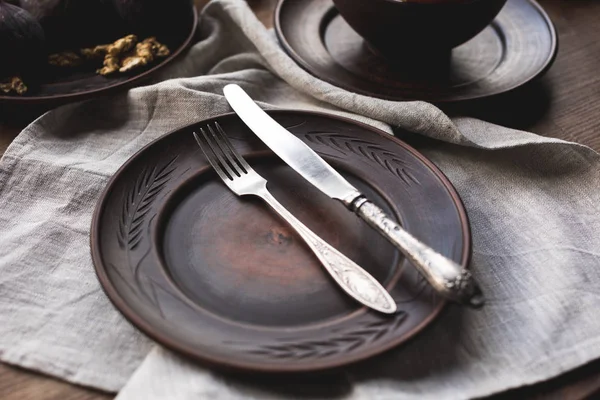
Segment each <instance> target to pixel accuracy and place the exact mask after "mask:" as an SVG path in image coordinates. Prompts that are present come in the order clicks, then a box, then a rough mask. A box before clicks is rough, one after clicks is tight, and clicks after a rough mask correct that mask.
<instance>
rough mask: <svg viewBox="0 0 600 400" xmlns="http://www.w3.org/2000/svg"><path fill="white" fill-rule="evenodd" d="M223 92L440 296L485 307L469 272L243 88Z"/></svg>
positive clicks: (287, 158)
mask: <svg viewBox="0 0 600 400" xmlns="http://www.w3.org/2000/svg"><path fill="white" fill-rule="evenodd" d="M223 92H224V94H225V98H226V99H227V101H228V102H229V105H230V106H231V108H232V109H233V110H234V111H235V113H236V114H237V115H238V116H239V117H240V119H241V120H242V121H243V122H244V123H245V124H246V125H247V126H248V128H250V130H251V131H252V132H254V134H256V136H258V137H259V139H261V140H262V141H263V142H264V143H265V144H266V145H267V146H268V147H269V148H270V149H271V150H272V151H273V152H274V153H275V154H277V155H278V156H279V157H280V158H281V159H282V160H283V161H284V162H285V163H286V164H287V165H289V166H290V167H291V168H292V169H294V170H295V171H296V172H297V173H298V174H300V176H302V177H303V178H304V179H306V180H307V181H308V182H310V183H311V184H312V185H314V186H315V187H316V188H318V189H319V190H321V191H322V192H323V193H325V194H326V195H327V196H329V197H331V198H333V199H336V200H339V201H341V202H342V203H343V204H344V205H345V206H346V207H347V208H349V209H350V210H351V211H353V212H354V213H356V214H357V215H358V216H359V217H360V218H361V219H363V220H364V221H365V222H366V223H367V224H369V225H370V226H371V227H372V228H374V229H375V230H377V231H378V232H379V233H380V234H381V235H383V236H384V237H385V238H386V239H387V240H389V241H390V242H391V243H392V244H393V245H394V246H396V247H397V248H398V249H399V250H400V251H401V252H402V254H404V255H405V256H406V257H407V259H408V260H409V261H410V262H411V263H412V265H414V266H415V267H416V268H417V270H418V271H419V272H420V273H421V275H423V277H425V279H427V281H428V282H429V283H430V284H431V286H432V287H433V288H434V289H435V290H436V291H437V292H438V293H439V294H441V295H442V296H444V297H446V298H448V299H450V300H453V301H455V302H458V303H460V304H465V305H469V306H472V307H475V308H479V307H481V306H482V305H483V303H484V299H483V294H482V292H481V289H480V288H479V285H478V284H477V282H476V281H475V279H474V277H473V276H472V274H471V273H470V272H469V271H468V270H466V269H465V268H463V267H462V266H460V265H459V264H457V263H455V262H454V261H452V260H450V259H448V258H446V257H444V256H443V255H441V254H439V253H438V252H436V251H435V250H434V249H432V248H430V247H429V246H427V245H426V244H424V243H422V242H420V241H419V240H417V239H416V238H415V237H413V236H412V235H411V234H410V233H408V232H406V231H405V230H404V229H403V228H402V227H401V226H400V225H399V224H398V223H396V221H395V220H394V219H392V218H390V217H388V216H387V215H386V214H385V212H384V211H383V210H382V209H381V208H379V207H378V206H376V205H375V204H374V203H373V202H371V201H370V200H369V199H367V198H366V197H365V196H364V195H363V194H362V193H361V192H360V191H359V190H358V189H357V188H356V187H354V186H353V185H352V184H350V182H348V181H347V180H346V179H345V178H344V177H343V176H342V175H340V174H339V173H338V172H337V171H336V170H335V169H333V168H332V167H331V166H330V165H329V164H327V162H326V161H325V160H323V159H322V158H321V157H320V156H319V155H318V154H317V153H316V152H315V151H314V150H312V149H311V148H310V147H308V145H306V144H305V143H304V142H303V141H302V140H301V139H299V138H298V137H297V136H295V135H294V134H292V133H291V132H289V131H288V130H287V129H285V128H284V127H283V126H281V125H280V124H279V123H278V122H277V121H275V120H274V119H273V118H271V117H270V116H269V115H268V114H267V113H266V112H265V111H264V110H262V109H261V108H260V107H259V106H258V104H256V103H255V102H254V100H252V98H251V97H250V96H249V95H248V94H247V93H246V92H245V91H244V90H243V89H242V88H241V87H240V86H238V85H233V84H231V85H227V86H225V88H224V89H223Z"/></svg>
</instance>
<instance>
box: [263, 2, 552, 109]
mask: <svg viewBox="0 0 600 400" xmlns="http://www.w3.org/2000/svg"><path fill="white" fill-rule="evenodd" d="M290 1H291V0H278V2H277V6H276V8H275V12H274V13H273V27H274V30H275V34H276V36H277V40H278V41H279V43H280V44H281V47H282V48H283V50H284V51H285V52H286V53H287V55H288V56H289V57H290V58H291V59H292V60H293V61H294V62H295V63H296V64H297V65H299V66H300V67H301V68H302V69H304V70H305V71H307V72H308V73H309V74H311V75H312V76H313V77H315V78H317V79H320V80H323V81H325V82H327V83H329V84H330V85H333V86H335V87H338V88H340V89H343V90H348V91H351V92H354V93H358V94H361V95H363V96H370V97H375V98H380V99H383V100H391V101H414V100H423V101H427V102H431V103H436V104H450V103H460V102H467V101H473V100H477V99H485V98H490V97H495V96H499V95H503V94H507V93H510V92H513V91H514V90H516V89H518V88H520V87H521V86H524V85H526V84H528V83H530V82H532V81H535V80H536V79H539V78H540V77H542V76H543V75H544V74H546V72H548V70H549V69H550V67H552V64H554V61H555V60H556V57H557V55H558V49H559V38H558V33H557V30H556V26H555V25H554V23H553V22H552V19H551V18H550V16H549V15H548V13H547V12H546V10H544V8H543V7H542V6H541V5H540V4H539V3H538V2H537V1H536V0H521V1H524V2H528V3H530V4H531V5H532V6H533V7H534V8H535V9H536V11H537V12H538V13H539V14H540V15H541V16H542V18H543V19H544V21H545V22H546V25H547V26H548V30H549V33H550V37H551V39H552V40H551V51H550V54H549V56H548V58H547V59H546V61H545V62H544V64H543V65H541V66H540V68H539V70H538V71H537V72H536V73H535V74H532V75H531V76H530V77H529V78H527V79H525V80H523V81H522V82H521V83H515V84H514V85H512V86H509V87H507V88H505V89H503V90H500V91H496V92H493V93H490V94H480V95H475V96H468V95H462V96H457V97H455V98H442V99H428V98H417V97H400V96H388V95H375V94H374V93H367V92H366V91H363V90H360V89H357V88H352V87H350V86H349V85H345V86H340V85H338V84H336V83H335V82H333V80H331V79H329V78H327V77H323V76H320V75H319V74H317V73H316V72H315V69H314V68H313V67H312V66H311V65H310V64H309V63H308V62H306V61H305V60H304V58H302V57H300V55H299V54H298V53H297V52H296V51H295V50H294V48H293V47H292V46H291V45H290V43H289V42H288V40H287V39H286V36H285V35H284V33H283V27H282V25H281V13H282V9H283V7H284V5H285V4H286V3H288V2H290ZM509 1H510V0H509ZM332 7H333V8H335V6H334V5H333V4H332ZM336 11H337V10H336ZM329 12H331V9H330V10H329ZM338 13H339V12H338ZM330 19H331V18H330ZM336 64H337V63H336ZM342 68H343V67H342Z"/></svg>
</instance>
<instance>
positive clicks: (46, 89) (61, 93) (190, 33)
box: [0, 6, 198, 106]
mask: <svg viewBox="0 0 600 400" xmlns="http://www.w3.org/2000/svg"><path fill="white" fill-rule="evenodd" d="M192 7H193V6H192ZM197 25H198V13H197V11H196V9H195V8H194V9H193V11H192V12H190V13H189V14H188V15H187V16H186V17H185V20H183V19H182V21H181V25H180V26H179V28H178V29H176V30H172V31H170V32H169V34H168V35H165V36H164V37H161V36H159V37H158V40H159V41H161V42H162V43H164V44H166V45H167V46H168V47H169V49H171V54H170V55H169V56H168V57H167V58H164V59H162V60H161V61H160V62H156V63H152V64H151V65H150V66H149V67H147V68H144V69H139V70H135V71H132V73H131V74H121V75H116V76H109V77H105V76H101V75H98V74H97V73H96V69H97V67H95V66H85V67H81V68H73V69H68V68H52V67H49V71H48V72H47V73H46V74H45V76H44V77H42V78H41V82H40V83H39V84H35V85H31V84H29V83H28V82H27V81H26V82H25V84H27V85H28V86H29V90H28V91H27V93H25V94H24V95H20V96H19V95H10V96H8V95H0V104H3V105H8V106H12V105H50V106H57V105H60V104H64V103H68V102H72V101H81V100H85V99H89V98H92V97H96V96H100V95H106V94H108V93H111V92H113V91H116V90H122V89H126V88H130V87H133V86H135V85H137V84H139V83H140V82H142V81H143V80H144V79H148V78H150V77H151V76H152V75H154V74H155V73H156V72H158V71H160V70H161V69H162V68H164V67H165V66H166V65H168V64H169V63H170V62H171V61H173V60H174V59H175V58H176V57H177V56H178V55H179V54H180V53H181V52H183V51H184V50H185V49H186V48H187V47H188V45H189V44H190V43H191V42H192V39H193V38H194V34H195V32H196V27H197Z"/></svg>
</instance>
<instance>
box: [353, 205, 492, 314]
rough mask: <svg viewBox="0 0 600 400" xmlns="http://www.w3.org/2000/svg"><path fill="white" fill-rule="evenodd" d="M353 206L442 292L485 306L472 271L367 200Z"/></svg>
mask: <svg viewBox="0 0 600 400" xmlns="http://www.w3.org/2000/svg"><path fill="white" fill-rule="evenodd" d="M351 207H352V209H353V210H354V212H356V214H358V216H360V217H361V218H362V219H363V220H365V221H366V222H367V223H368V224H369V225H370V226H371V227H372V228H374V229H376V230H377V231H379V232H380V233H381V234H382V235H383V236H384V237H385V238H386V239H388V240H389V241H390V242H391V243H392V244H393V245H394V246H396V247H397V248H398V249H399V250H400V251H401V252H402V254H404V256H406V258H408V260H409V261H410V262H411V263H412V264H413V265H414V266H415V267H416V268H417V270H418V271H419V272H420V273H421V275H423V277H425V279H427V281H428V282H429V283H430V284H431V286H433V288H434V289H435V290H436V291H437V292H438V293H440V294H441V295H443V296H444V297H447V298H449V299H451V300H454V301H456V302H458V303H461V304H466V305H470V306H472V307H474V308H479V307H481V306H483V303H484V298H483V294H482V292H481V289H480V288H479V286H478V284H477V282H475V279H474V278H473V276H472V275H471V273H470V272H469V271H468V270H466V269H465V268H463V267H462V266H460V265H458V264H457V263H455V262H454V261H452V260H450V259H448V258H446V257H444V256H443V255H441V254H439V253H438V252H436V251H435V250H433V249H432V248H431V247H429V246H427V245H426V244H424V243H422V242H420V241H419V240H417V239H416V238H415V237H414V236H412V235H411V234H410V233H408V232H406V231H405V230H404V229H402V227H401V226H400V225H398V224H397V223H396V222H394V221H393V220H392V219H391V218H389V217H388V216H387V215H386V214H385V212H384V211H383V210H382V209H381V208H379V207H377V206H376V205H375V204H373V203H372V202H371V201H369V200H367V199H366V198H364V197H359V198H358V199H357V200H355V201H353V202H352V206H351Z"/></svg>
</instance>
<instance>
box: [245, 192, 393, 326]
mask: <svg viewBox="0 0 600 400" xmlns="http://www.w3.org/2000/svg"><path fill="white" fill-rule="evenodd" d="M254 194H255V195H256V196H258V197H260V198H262V199H263V200H264V201H265V202H266V203H267V204H269V206H271V208H272V209H273V210H275V212H277V214H279V215H280V216H281V218H283V219H284V220H285V221H286V222H287V223H288V224H289V225H290V226H291V227H292V228H294V230H295V231H296V232H298V234H299V235H300V236H301V237H302V239H304V241H305V242H306V244H307V245H308V247H309V248H310V249H311V250H312V251H313V253H314V254H315V255H316V256H317V258H318V259H319V261H321V263H322V264H323V266H324V267H325V269H326V270H327V272H329V274H330V275H331V277H332V278H333V279H334V280H335V281H336V282H337V283H338V285H339V286H340V287H341V288H342V289H343V290H344V291H345V292H346V293H348V295H350V296H351V297H353V298H354V299H356V300H358V301H359V302H360V303H362V304H365V305H367V306H369V307H371V308H373V309H375V310H377V311H380V312H382V313H386V314H392V313H394V312H396V303H395V302H394V300H393V299H392V297H391V296H390V294H389V293H388V292H387V291H386V290H385V289H384V288H383V286H381V284H380V283H379V282H378V281H377V280H376V279H375V278H373V277H372V276H371V275H370V274H369V273H368V272H366V271H365V270H364V269H362V268H361V267H359V266H358V265H357V264H356V263H354V262H353V261H352V260H350V259H349V258H348V257H346V256H345V255H343V254H342V253H340V252H339V251H338V250H336V249H335V248H334V247H332V246H331V245H329V244H328V243H327V242H325V241H324V240H323V239H321V238H320V237H319V236H317V235H316V234H315V233H314V232H312V231H311V230H310V229H308V227H306V225H304V224H303V223H302V222H300V221H299V220H298V219H297V218H296V217H294V216H293V215H292V214H291V213H290V212H289V211H288V210H287V209H286V208H285V207H284V206H283V205H282V204H281V203H279V201H277V199H275V197H273V195H272V194H271V193H270V192H269V191H268V190H267V188H266V187H264V188H261V189H260V190H258V191H256V192H255V193H254Z"/></svg>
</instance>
